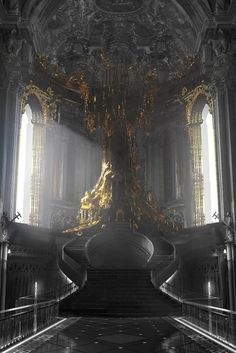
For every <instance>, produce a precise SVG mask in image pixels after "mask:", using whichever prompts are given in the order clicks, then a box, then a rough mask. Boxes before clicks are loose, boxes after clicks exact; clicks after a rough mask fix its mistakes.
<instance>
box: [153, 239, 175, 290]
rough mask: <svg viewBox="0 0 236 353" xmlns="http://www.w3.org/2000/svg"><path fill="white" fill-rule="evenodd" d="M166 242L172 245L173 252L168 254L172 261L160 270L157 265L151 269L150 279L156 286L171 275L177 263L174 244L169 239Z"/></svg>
mask: <svg viewBox="0 0 236 353" xmlns="http://www.w3.org/2000/svg"><path fill="white" fill-rule="evenodd" d="M167 242H168V243H169V244H170V245H171V246H172V247H173V253H172V254H171V255H170V259H172V261H171V262H170V263H169V265H168V266H166V267H165V268H164V269H163V270H162V271H160V272H159V268H158V266H157V267H155V268H154V269H152V270H151V281H152V284H153V285H154V287H156V288H159V287H160V286H161V285H162V284H163V283H164V282H165V281H166V279H167V278H169V277H171V275H172V274H173V273H174V272H175V270H176V269H177V267H178V265H179V256H178V255H177V249H176V247H175V245H174V244H172V243H170V242H169V241H167Z"/></svg>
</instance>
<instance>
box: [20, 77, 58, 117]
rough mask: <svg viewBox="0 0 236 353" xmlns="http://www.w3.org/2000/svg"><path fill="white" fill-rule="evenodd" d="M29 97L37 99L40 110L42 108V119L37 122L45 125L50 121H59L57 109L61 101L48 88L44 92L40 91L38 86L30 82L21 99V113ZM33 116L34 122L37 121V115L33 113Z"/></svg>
mask: <svg viewBox="0 0 236 353" xmlns="http://www.w3.org/2000/svg"><path fill="white" fill-rule="evenodd" d="M31 96H34V97H36V98H37V99H38V101H39V104H40V105H41V108H42V114H43V117H41V118H40V119H39V120H41V121H39V122H41V123H47V122H49V121H50V120H51V121H55V120H56V121H59V120H60V110H59V107H60V102H61V100H60V99H59V98H58V97H57V96H56V95H55V93H54V92H53V90H52V89H51V88H50V87H48V88H47V90H46V91H43V90H42V89H40V88H39V87H38V86H36V85H35V84H33V83H32V82H31V83H30V84H29V85H28V86H27V87H26V89H25V92H24V94H23V97H22V111H24V108H25V106H26V104H27V103H28V101H29V98H30V97H31ZM33 115H34V117H35V118H36V121H38V118H39V117H36V115H39V114H37V113H36V112H34V114H33Z"/></svg>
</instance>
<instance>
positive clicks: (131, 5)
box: [94, 0, 147, 14]
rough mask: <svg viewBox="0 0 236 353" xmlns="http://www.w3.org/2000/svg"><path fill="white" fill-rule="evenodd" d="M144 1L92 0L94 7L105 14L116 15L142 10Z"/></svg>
mask: <svg viewBox="0 0 236 353" xmlns="http://www.w3.org/2000/svg"><path fill="white" fill-rule="evenodd" d="M145 2H147V1H144V0H94V3H95V4H96V6H97V7H98V8H99V9H100V10H102V11H106V12H112V13H116V14H123V13H133V12H136V11H138V10H140V9H142V8H143V6H144V4H145Z"/></svg>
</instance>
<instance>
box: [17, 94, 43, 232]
mask: <svg viewBox="0 0 236 353" xmlns="http://www.w3.org/2000/svg"><path fill="white" fill-rule="evenodd" d="M44 144H45V121H44V115H43V112H42V108H41V105H40V102H39V101H38V99H37V97H36V96H33V95H32V96H30V97H28V104H27V105H26V106H25V109H24V112H23V114H22V117H21V121H20V131H19V145H18V161H17V181H16V204H15V208H16V211H18V212H20V214H21V215H22V218H21V220H20V221H21V222H22V223H27V224H32V225H36V226H37V225H39V223H40V205H41V201H42V200H41V198H42V197H41V196H42V195H41V188H42V167H43V156H44V147H45V146H44Z"/></svg>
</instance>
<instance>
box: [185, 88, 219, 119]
mask: <svg viewBox="0 0 236 353" xmlns="http://www.w3.org/2000/svg"><path fill="white" fill-rule="evenodd" d="M200 95H203V96H205V98H206V101H207V104H208V105H209V108H210V111H211V112H212V110H213V99H212V96H211V94H210V89H209V86H208V85H206V84H204V83H202V84H201V85H199V86H197V87H195V88H194V89H193V90H188V89H187V88H186V87H184V88H183V90H182V98H183V100H184V102H185V107H186V123H187V125H189V124H191V123H192V111H193V106H194V103H195V102H196V100H197V98H198V97H199V96H200Z"/></svg>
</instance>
